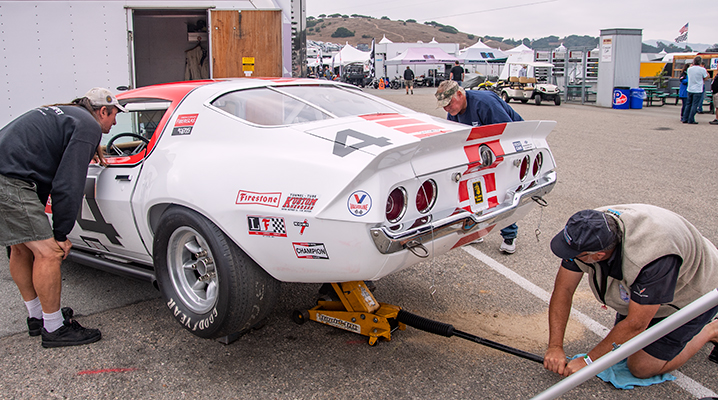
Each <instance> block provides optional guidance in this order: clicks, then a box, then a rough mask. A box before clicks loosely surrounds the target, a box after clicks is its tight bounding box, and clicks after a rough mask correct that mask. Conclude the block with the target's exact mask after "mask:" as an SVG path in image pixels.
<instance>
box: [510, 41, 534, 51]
mask: <svg viewBox="0 0 718 400" xmlns="http://www.w3.org/2000/svg"><path fill="white" fill-rule="evenodd" d="M528 52H531V53H532V54H533V52H534V51H533V50H532V49H531V48H530V47H528V46H526V45H525V44H523V43H521V44H520V45H518V46H516V47H514V48H513V49H510V50H506V53H509V54H515V53H528Z"/></svg>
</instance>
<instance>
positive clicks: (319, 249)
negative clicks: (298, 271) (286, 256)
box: [292, 243, 329, 260]
mask: <svg viewBox="0 0 718 400" xmlns="http://www.w3.org/2000/svg"><path fill="white" fill-rule="evenodd" d="M292 246H294V253H296V254H297V257H298V258H309V259H313V260H320V259H321V260H328V259H329V255H328V254H327V249H326V248H325V247H324V243H292Z"/></svg>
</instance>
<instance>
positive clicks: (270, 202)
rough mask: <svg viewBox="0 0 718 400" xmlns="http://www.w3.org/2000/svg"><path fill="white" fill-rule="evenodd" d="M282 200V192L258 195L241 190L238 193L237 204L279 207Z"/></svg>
mask: <svg viewBox="0 0 718 400" xmlns="http://www.w3.org/2000/svg"><path fill="white" fill-rule="evenodd" d="M281 198H282V193H281V192H276V193H256V192H249V191H246V190H240V191H239V193H237V201H236V204H259V205H260V206H268V207H279V200H280V199H281Z"/></svg>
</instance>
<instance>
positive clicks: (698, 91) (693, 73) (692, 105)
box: [681, 56, 708, 124]
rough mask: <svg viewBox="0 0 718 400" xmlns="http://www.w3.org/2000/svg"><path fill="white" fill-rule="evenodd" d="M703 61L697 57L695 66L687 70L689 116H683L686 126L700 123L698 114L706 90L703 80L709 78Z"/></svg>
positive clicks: (694, 60)
mask: <svg viewBox="0 0 718 400" xmlns="http://www.w3.org/2000/svg"><path fill="white" fill-rule="evenodd" d="M702 61H703V59H702V58H701V56H696V58H694V59H693V65H691V66H690V67H689V68H688V70H686V74H687V75H688V110H687V111H688V114H687V115H683V119H682V120H681V121H682V122H683V123H684V124H697V123H698V122H696V113H697V112H698V107H699V106H700V105H701V102H702V101H703V91H704V90H705V86H704V83H703V80H704V79H706V78H707V77H708V72H707V71H706V69H705V68H703V65H701V62H702Z"/></svg>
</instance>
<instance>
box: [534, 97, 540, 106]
mask: <svg viewBox="0 0 718 400" xmlns="http://www.w3.org/2000/svg"><path fill="white" fill-rule="evenodd" d="M534 101H535V102H536V105H537V106H540V105H541V95H540V94H537V95H536V97H534Z"/></svg>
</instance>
